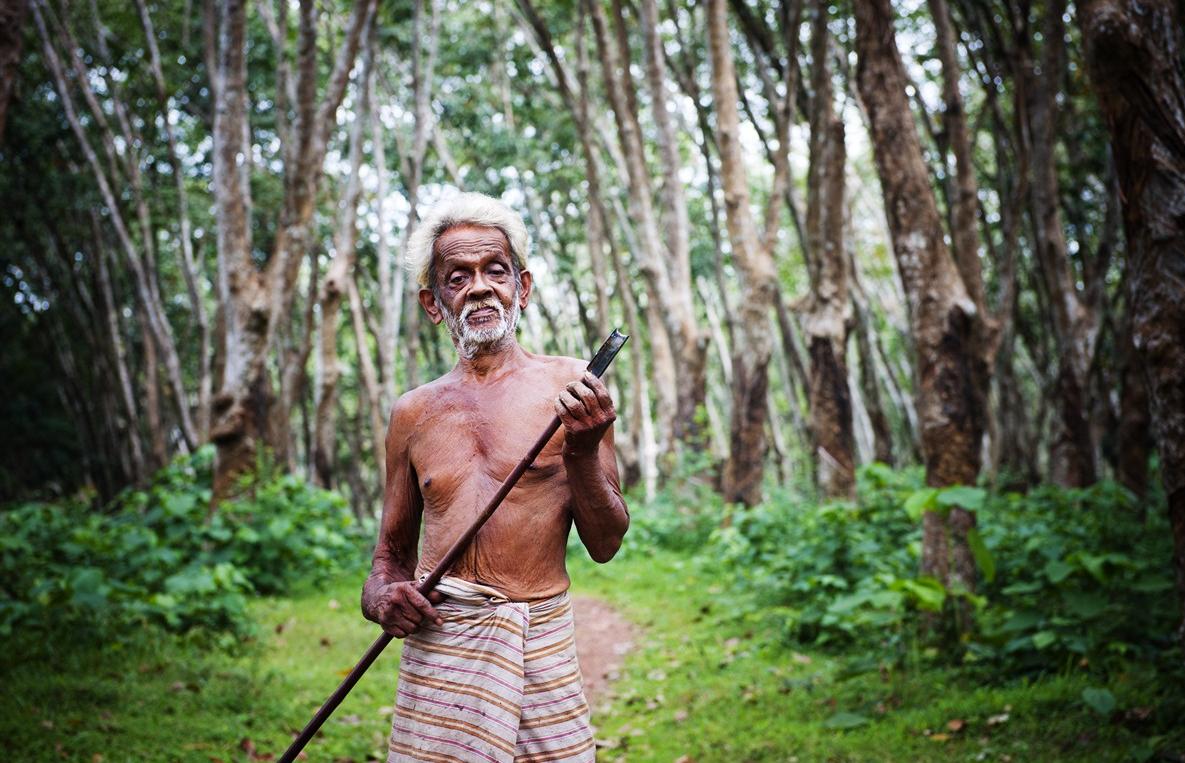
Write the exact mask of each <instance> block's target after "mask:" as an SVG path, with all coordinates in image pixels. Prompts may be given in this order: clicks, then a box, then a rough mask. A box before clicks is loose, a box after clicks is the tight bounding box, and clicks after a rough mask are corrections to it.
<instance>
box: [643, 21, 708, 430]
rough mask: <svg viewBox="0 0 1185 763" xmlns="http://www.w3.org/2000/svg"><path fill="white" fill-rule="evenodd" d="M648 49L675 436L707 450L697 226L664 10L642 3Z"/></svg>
mask: <svg viewBox="0 0 1185 763" xmlns="http://www.w3.org/2000/svg"><path fill="white" fill-rule="evenodd" d="M641 22H642V34H643V40H644V44H643V49H644V50H645V59H646V81H647V84H648V85H649V90H650V103H651V111H652V112H653V116H654V126H655V136H656V139H657V142H658V149H659V158H660V159H661V165H662V178H663V180H662V194H661V197H662V208H663V221H664V223H665V224H664V226H663V230H664V232H665V233H666V240H667V242H668V247H669V249H670V259H669V261H670V265H671V266H670V269H669V273H670V280H671V302H672V305H673V307H674V309H675V315H674V320H675V322H676V324H677V326H678V331H677V332H676V335H675V336H676V339H677V346H676V347H675V350H676V352H677V353H678V356H679V370H680V374H679V387H678V390H679V392H678V404H677V410H678V415H677V417H676V419H675V436H676V437H678V438H679V439H680V440H681V441H683V442H686V443H689V444H700V445H702V444H703V441H704V438H703V432H702V427H701V426H700V425H699V423H697V422H698V421H699V420H700V417H701V416H702V414H701V413H700V409H701V408H702V407H703V404H704V395H705V389H706V386H705V385H706V384H707V380H706V377H705V372H706V364H707V342H708V338H707V335H706V334H704V333H703V332H701V331H700V329H699V326H698V323H697V321H696V316H695V305H694V302H693V299H692V294H693V292H692V288H691V222H690V220H689V218H688V213H687V199H686V196H685V195H684V192H683V185H684V183H683V181H682V180H681V179H680V177H679V171H680V170H681V169H682V168H683V165H684V163H683V161H682V160H681V159H680V157H679V148H678V144H677V135H676V134H675V129H674V126H673V125H672V124H671V116H670V114H669V113H668V108H669V104H670V103H671V100H672V99H671V97H670V94H669V93H668V92H667V81H666V80H667V75H666V64H665V61H664V56H665V53H664V50H663V45H662V36H661V33H660V20H659V15H658V4H657V2H656V1H655V0H641Z"/></svg>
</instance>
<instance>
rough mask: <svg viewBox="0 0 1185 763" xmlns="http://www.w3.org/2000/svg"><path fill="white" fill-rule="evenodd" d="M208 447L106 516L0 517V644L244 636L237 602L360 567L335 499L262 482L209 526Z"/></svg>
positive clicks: (346, 518)
mask: <svg viewBox="0 0 1185 763" xmlns="http://www.w3.org/2000/svg"><path fill="white" fill-rule="evenodd" d="M212 458H213V451H212V448H204V449H202V450H200V451H198V453H197V454H195V455H193V456H191V457H189V458H186V459H179V460H178V461H176V462H174V463H173V464H172V465H170V466H169V467H167V468H165V469H163V470H161V471H160V472H159V473H158V474H157V475H155V477H154V479H153V481H152V484H151V485H149V486H148V487H147V488H146V489H144V490H129V491H126V492H125V493H123V494H122V495H120V496H119V497H118V498H117V499H116V500H115V501H114V502H113V505H112V506H110V507H108V510H107V511H105V512H96V511H94V510H92V509H90V508H89V507H87V506H86V505H84V504H83V503H82V502H73V503H71V502H63V503H57V504H48V503H28V504H22V505H17V506H15V507H10V508H8V509H7V510H5V511H3V512H0V634H2V635H7V634H9V633H11V632H12V631H13V630H14V629H17V628H20V629H25V630H29V629H48V628H55V629H61V628H71V627H80V628H84V629H85V630H88V631H103V630H105V629H108V628H110V627H115V626H120V625H128V624H134V623H144V622H148V623H156V624H159V625H163V626H164V627H166V628H169V629H173V630H178V631H183V630H189V629H192V628H205V629H210V630H214V631H238V630H241V629H242V628H244V627H245V624H246V617H245V605H246V597H247V596H248V595H251V594H255V593H259V594H278V593H283V592H285V591H287V590H289V589H290V588H291V587H292V586H294V585H296V584H298V583H301V582H304V581H316V580H319V579H323V578H325V577H327V576H329V575H333V574H336V573H339V572H341V571H343V570H346V569H354V568H357V567H359V566H360V565H361V563H362V559H363V558H364V553H363V547H364V544H365V538H364V533H362V532H361V531H360V530H359V529H358V528H356V527H354V525H353V520H352V517H351V516H350V512H349V511H348V509H347V507H346V504H345V501H344V500H343V499H342V498H341V497H340V496H338V495H336V494H334V493H330V492H327V491H324V490H319V489H316V488H312V487H310V486H308V485H305V484H304V483H303V482H301V481H300V480H299V479H297V478H295V477H292V476H276V475H268V474H264V475H263V476H262V477H261V478H260V479H259V480H258V481H257V482H256V483H255V484H254V485H253V486H252V490H251V491H249V492H251V493H253V495H252V497H250V498H244V499H241V500H238V501H234V502H230V503H227V504H224V505H223V506H222V507H220V509H219V511H218V512H216V513H215V514H213V515H212V516H210V515H209V514H208V509H207V507H208V504H209V500H210V488H209V485H210V466H211V463H212Z"/></svg>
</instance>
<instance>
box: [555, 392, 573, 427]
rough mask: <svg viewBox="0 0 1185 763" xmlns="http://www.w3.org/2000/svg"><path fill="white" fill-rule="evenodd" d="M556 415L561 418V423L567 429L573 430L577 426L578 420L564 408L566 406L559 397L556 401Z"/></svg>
mask: <svg viewBox="0 0 1185 763" xmlns="http://www.w3.org/2000/svg"><path fill="white" fill-rule="evenodd" d="M555 415H556V416H559V418H560V423H562V424H563V425H564V428H565V429H572V428H573V427H575V426H576V419H574V418H572V414H571V413H570V412H569V411H568V409H567V408H565V407H564V404H563V403H561V402H560V399H559V398H558V397H557V398H556V399H555Z"/></svg>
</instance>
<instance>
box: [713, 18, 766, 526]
mask: <svg viewBox="0 0 1185 763" xmlns="http://www.w3.org/2000/svg"><path fill="white" fill-rule="evenodd" d="M707 14H708V46H709V48H710V50H711V58H712V92H713V95H714V98H715V102H716V136H717V139H718V141H719V143H720V166H721V183H722V185H723V188H724V206H725V216H726V218H727V223H728V237H729V241H730V242H731V244H732V256H733V260H734V262H735V263H736V266H737V270H738V273H739V275H740V280H741V289H742V297H741V302H740V306H739V308H738V310H737V318H738V319H739V322H740V325H739V326H737V327H736V331H735V338H734V342H735V344H734V346H733V360H732V374H733V382H732V424H731V427H730V430H731V432H730V437H729V440H730V442H729V457H728V460H727V461H726V462H725V464H724V472H723V474H722V475H721V485H720V486H721V491H722V493H723V494H724V499H725V500H726V501H738V502H741V503H744V504H745V505H748V506H753V505H754V504H757V503H759V502H760V501H761V495H762V487H761V478H762V474H763V472H764V468H763V467H764V464H765V449H766V435H765V420H766V405H767V403H766V391H767V388H768V386H769V360H770V354H771V352H772V349H773V347H772V345H773V341H772V337H771V332H770V323H769V315H770V311H771V310H772V309H773V307H774V301H775V299H776V298H777V283H778V278H777V270H776V268H775V267H774V261H773V257H772V255H771V252H770V249H769V248H768V247H767V246H766V244H767V243H769V242H761V241H759V240H758V236H757V227H756V225H755V224H754V221H753V217H752V213H751V212H750V210H749V187H748V180H747V178H746V177H745V166H744V159H743V158H742V155H741V145H740V116H739V114H738V112H737V103H738V101H739V98H738V95H737V84H736V68H735V65H734V64H733V56H732V48H731V43H730V42H729V36H728V14H727V9H726V4H725V0H710V2H709V3H708V8H707ZM779 193H780V190H779Z"/></svg>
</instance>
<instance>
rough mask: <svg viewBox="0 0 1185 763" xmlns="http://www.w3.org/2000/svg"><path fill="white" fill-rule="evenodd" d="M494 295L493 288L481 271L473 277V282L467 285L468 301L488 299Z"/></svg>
mask: <svg viewBox="0 0 1185 763" xmlns="http://www.w3.org/2000/svg"><path fill="white" fill-rule="evenodd" d="M493 293H494V287H493V285H492V284H490V282H489V281H488V280H486V277H485V275H484V274H483V273H481V271H478V272H477V274H476V275H474V276H473V280H472V281H471V282H470V283H469V299H478V298H482V297H488V296H489V295H491V294H493Z"/></svg>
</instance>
